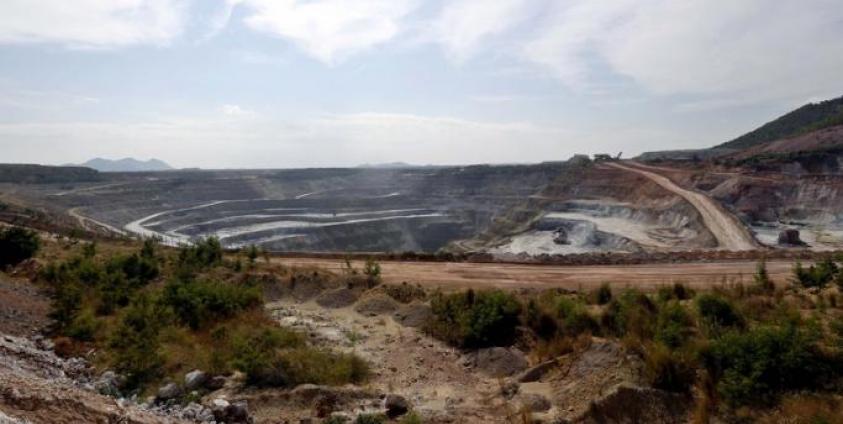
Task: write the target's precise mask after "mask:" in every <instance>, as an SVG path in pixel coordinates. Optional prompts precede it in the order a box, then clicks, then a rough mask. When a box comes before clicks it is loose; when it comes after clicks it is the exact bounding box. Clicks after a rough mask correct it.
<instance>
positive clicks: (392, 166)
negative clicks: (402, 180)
mask: <svg viewBox="0 0 843 424" xmlns="http://www.w3.org/2000/svg"><path fill="white" fill-rule="evenodd" d="M358 168H378V169H400V168H417V166H415V165H410V164H409V163H404V162H390V163H375V164H369V163H364V164H363V165H359V166H358Z"/></svg>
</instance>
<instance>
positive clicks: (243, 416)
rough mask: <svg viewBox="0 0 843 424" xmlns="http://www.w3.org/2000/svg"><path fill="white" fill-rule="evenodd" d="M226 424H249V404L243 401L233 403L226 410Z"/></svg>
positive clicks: (250, 418) (250, 419) (250, 420)
mask: <svg viewBox="0 0 843 424" xmlns="http://www.w3.org/2000/svg"><path fill="white" fill-rule="evenodd" d="M225 415H226V421H225V422H227V423H249V422H252V417H251V416H250V415H249V404H248V403H246V401H245V400H241V401H239V402H234V403H232V404H231V405H229V406H228V408H226V414H225Z"/></svg>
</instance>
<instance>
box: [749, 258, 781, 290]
mask: <svg viewBox="0 0 843 424" xmlns="http://www.w3.org/2000/svg"><path fill="white" fill-rule="evenodd" d="M752 279H753V282H754V283H755V287H756V288H757V289H758V290H760V291H761V292H762V293H771V292H772V291H773V290H775V289H776V286H775V285H774V284H773V280H771V279H770V274H768V273H767V262H766V261H764V260H763V259H762V260H760V261H758V265H756V268H755V275H754V276H753V278H752Z"/></svg>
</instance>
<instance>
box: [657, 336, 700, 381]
mask: <svg viewBox="0 0 843 424" xmlns="http://www.w3.org/2000/svg"><path fill="white" fill-rule="evenodd" d="M645 359H646V366H647V368H646V375H647V379H648V380H649V382H650V384H651V385H652V386H653V387H655V388H657V389H662V390H668V391H672V392H688V391H689V390H690V389H691V387H693V385H694V382H695V381H696V375H697V370H696V367H695V363H694V361H693V359H692V358H691V357H690V356H689V355H687V354H686V353H684V352H681V351H676V350H672V349H670V348H668V347H666V346H664V345H660V344H653V345H651V346H650V347H649V348H648V349H647V352H646V358H645Z"/></svg>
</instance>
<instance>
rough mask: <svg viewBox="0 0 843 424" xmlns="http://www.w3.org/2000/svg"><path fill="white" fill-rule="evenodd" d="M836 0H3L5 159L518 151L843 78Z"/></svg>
mask: <svg viewBox="0 0 843 424" xmlns="http://www.w3.org/2000/svg"><path fill="white" fill-rule="evenodd" d="M841 72H843V7H841V6H840V2H839V0H802V1H793V0H740V1H734V0H682V1H676V0H74V1H67V0H3V1H2V2H0V162H17V163H43V164H64V163H81V162H84V161H86V160H88V159H91V158H93V157H105V158H112V159H116V158H122V157H129V156H131V157H136V158H139V159H148V158H159V159H162V160H164V161H167V162H168V163H170V164H172V165H173V166H176V167H202V168H299V167H319V166H355V165H358V164H363V163H386V162H397V161H401V162H408V163H413V164H471V163H523V162H541V161H554V160H564V159H567V158H569V157H570V156H572V155H573V154H575V153H587V154H593V153H602V152H606V153H611V154H617V153H618V152H623V153H624V156H626V157H629V156H633V155H636V154H639V153H641V152H644V151H652V150H666V149H687V148H702V147H709V146H713V145H716V144H719V143H722V142H725V141H728V140H729V139H732V138H734V137H736V136H738V135H740V134H742V133H745V132H747V131H749V130H751V129H753V128H755V127H757V126H759V125H761V124H763V123H764V122H767V121H769V120H771V119H773V118H775V117H776V116H778V115H780V114H782V113H785V112H787V111H789V110H792V109H794V108H796V107H798V106H800V105H802V104H805V103H808V102H816V101H820V100H824V99H828V98H833V97H838V96H840V95H843V78H841V77H840V75H841Z"/></svg>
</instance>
